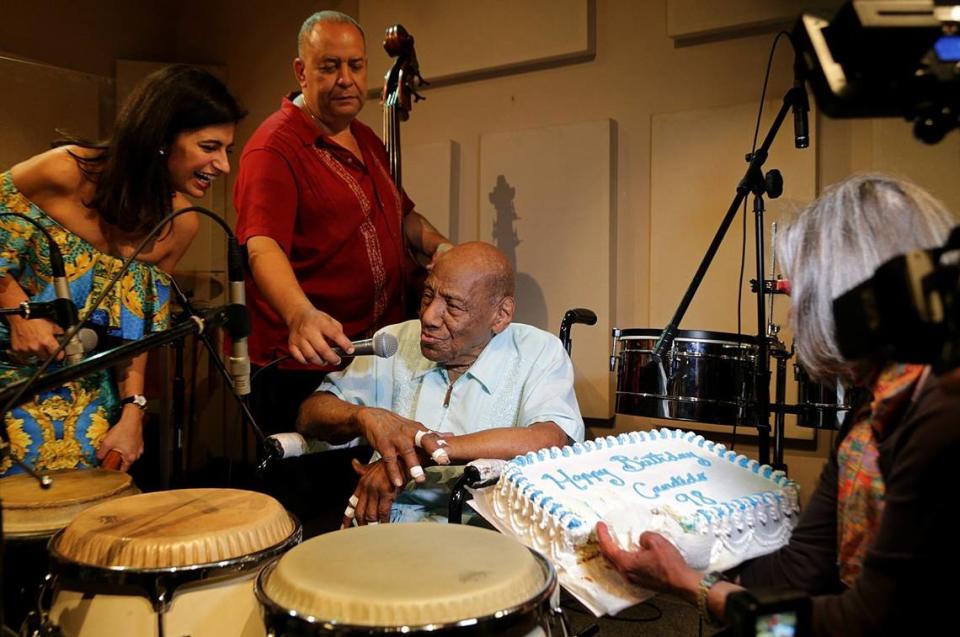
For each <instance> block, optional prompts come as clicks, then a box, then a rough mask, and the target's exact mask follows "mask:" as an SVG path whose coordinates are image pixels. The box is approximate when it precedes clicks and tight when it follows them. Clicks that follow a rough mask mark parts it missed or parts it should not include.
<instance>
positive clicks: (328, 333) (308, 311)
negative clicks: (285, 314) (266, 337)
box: [287, 306, 353, 365]
mask: <svg viewBox="0 0 960 637" xmlns="http://www.w3.org/2000/svg"><path fill="white" fill-rule="evenodd" d="M287 327H288V328H289V330H290V336H289V338H288V339H287V345H288V346H289V347H290V355H291V356H293V357H294V358H295V359H296V360H297V361H299V362H301V363H304V364H307V363H313V364H314V365H324V364H330V365H339V364H340V357H339V356H338V355H337V353H336V352H334V351H333V349H332V348H331V347H330V343H331V342H332V343H333V344H334V345H337V346H339V347H340V348H341V349H343V350H344V351H350V348H351V347H353V344H352V343H351V342H350V339H349V338H347V335H346V334H344V333H343V325H341V324H340V322H339V321H337V320H336V319H334V318H333V317H332V316H330V315H329V314H327V313H326V312H321V311H320V310H318V309H316V308H315V307H312V306H310V307H305V308H304V309H303V310H301V311H299V312H297V313H296V314H294V316H293V318H292V319H291V320H290V322H289V323H288V324H287ZM328 341H329V342H328Z"/></svg>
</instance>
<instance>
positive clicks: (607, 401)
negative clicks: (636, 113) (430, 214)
mask: <svg viewBox="0 0 960 637" xmlns="http://www.w3.org/2000/svg"><path fill="white" fill-rule="evenodd" d="M615 193H616V124H615V123H614V122H613V121H611V120H602V121H594V122H585V123H577V124H569V125H565V126H554V127H549V128H539V129H532V130H524V131H516V132H501V133H491V134H487V135H483V136H482V137H481V140H480V198H481V200H480V202H479V224H480V228H479V233H478V236H479V237H480V238H481V239H482V240H484V241H490V242H492V243H494V244H495V245H497V246H498V247H499V248H500V249H501V250H502V251H503V252H504V253H505V254H506V255H507V256H508V258H509V259H510V260H511V261H512V262H513V264H514V267H515V268H516V271H517V315H516V320H517V321H519V322H521V323H529V324H532V325H536V326H537V327H540V328H543V329H546V330H548V331H550V332H553V333H554V334H556V333H557V332H558V329H559V326H560V322H561V319H562V318H563V315H564V313H565V312H566V311H567V310H569V309H571V308H575V307H584V308H588V309H591V310H593V311H594V312H596V314H597V317H598V322H597V324H596V325H595V326H592V327H588V326H584V325H575V326H573V329H572V330H571V335H572V340H573V348H572V358H573V363H574V367H575V368H576V390H577V397H578V399H579V401H580V408H581V410H582V411H583V414H584V416H586V417H592V418H609V417H610V415H611V414H612V413H613V411H612V392H611V391H610V383H611V376H610V373H609V372H608V369H607V358H608V355H609V348H610V345H609V335H610V327H611V321H612V317H613V310H614V296H615V285H614V278H613V276H614V272H615V267H614V265H615V263H616V255H615V254H614V252H615V246H616V243H615V241H614V238H613V236H612V232H613V229H614V228H615V227H616V223H615V219H616V210H615V205H616V204H615V202H616V197H615Z"/></svg>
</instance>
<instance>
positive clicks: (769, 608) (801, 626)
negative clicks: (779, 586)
mask: <svg viewBox="0 0 960 637" xmlns="http://www.w3.org/2000/svg"><path fill="white" fill-rule="evenodd" d="M810 607H811V605H810V597H809V596H807V595H805V594H803V593H798V592H796V591H785V590H768V589H755V590H745V591H738V592H736V593H731V594H730V595H729V596H728V597H727V605H726V607H725V614H726V618H727V623H728V625H729V629H728V630H727V631H725V632H724V633H723V634H724V635H729V636H730V637H804V636H805V635H809V634H810Z"/></svg>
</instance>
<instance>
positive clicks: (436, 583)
mask: <svg viewBox="0 0 960 637" xmlns="http://www.w3.org/2000/svg"><path fill="white" fill-rule="evenodd" d="M558 595H559V593H558V589H557V578H556V573H555V571H554V570H553V567H552V566H551V565H550V563H549V562H547V560H546V559H544V558H543V557H542V556H541V555H540V554H538V553H535V552H533V551H531V550H530V549H527V548H526V547H524V546H523V545H522V544H520V543H519V542H517V541H516V540H513V539H511V538H508V537H506V536H504V535H500V534H499V533H497V532H495V531H489V530H486V529H481V528H476V527H471V526H460V525H457V524H431V523H419V524H384V525H372V526H370V525H368V526H363V527H356V528H351V529H345V530H342V531H336V532H334V533H328V534H326V535H321V536H318V537H315V538H313V539H310V540H307V541H306V542H304V543H303V544H301V545H300V546H298V547H296V548H294V549H292V550H291V551H290V552H289V553H287V554H286V555H284V556H283V557H281V558H280V559H279V560H277V561H275V562H273V563H271V564H269V565H268V566H266V567H265V568H264V569H263V571H262V572H261V573H260V576H259V577H258V578H257V598H258V599H259V600H260V603H261V605H262V607H263V608H262V610H263V617H264V622H265V624H266V627H267V635H270V636H281V635H282V636H288V637H293V636H299V635H327V636H329V635H337V636H355V635H383V634H386V633H410V634H424V633H427V632H432V633H433V634H437V633H436V632H434V631H438V632H439V633H440V634H455V635H460V636H462V635H502V636H506V637H541V636H549V635H562V634H566V632H564V631H565V625H564V624H563V616H562V614H561V613H560V611H559V604H558Z"/></svg>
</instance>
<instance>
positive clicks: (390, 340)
mask: <svg viewBox="0 0 960 637" xmlns="http://www.w3.org/2000/svg"><path fill="white" fill-rule="evenodd" d="M397 347H399V344H398V343H397V337H396V336H394V335H393V334H388V333H387V332H380V333H379V334H375V335H374V336H373V338H365V339H363V340H362V341H353V354H347V353H346V352H345V351H344V350H343V348H342V347H334V348H333V351H334V352H336V353H337V356H340V357H351V356H379V357H380V358H390V357H391V356H393V355H394V354H396V353H397Z"/></svg>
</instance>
